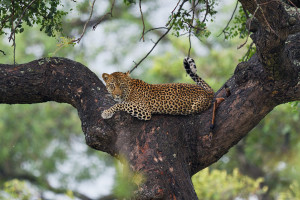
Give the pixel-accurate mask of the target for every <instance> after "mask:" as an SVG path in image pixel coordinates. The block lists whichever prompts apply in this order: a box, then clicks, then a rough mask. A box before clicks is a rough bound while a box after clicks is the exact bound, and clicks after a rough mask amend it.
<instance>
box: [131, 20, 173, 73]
mask: <svg viewBox="0 0 300 200" xmlns="http://www.w3.org/2000/svg"><path fill="white" fill-rule="evenodd" d="M172 27H173V26H172V25H171V26H170V27H169V28H168V30H167V31H166V32H165V33H164V34H163V35H162V36H161V37H160V38H159V39H158V40H157V41H156V42H155V44H154V45H153V47H152V48H151V50H150V51H149V52H148V53H147V54H146V56H144V57H143V58H142V59H141V60H140V61H139V62H138V63H137V64H136V65H135V66H134V67H133V68H132V69H131V70H130V71H129V73H131V72H133V70H135V69H136V68H137V67H138V66H139V65H140V64H141V63H142V62H143V61H144V60H145V59H146V58H147V57H148V56H149V55H150V53H151V52H152V51H153V49H154V48H155V47H156V45H157V44H158V43H159V42H160V41H161V39H163V38H164V37H165V36H166V35H167V34H168V33H169V31H170V30H171V28H172Z"/></svg>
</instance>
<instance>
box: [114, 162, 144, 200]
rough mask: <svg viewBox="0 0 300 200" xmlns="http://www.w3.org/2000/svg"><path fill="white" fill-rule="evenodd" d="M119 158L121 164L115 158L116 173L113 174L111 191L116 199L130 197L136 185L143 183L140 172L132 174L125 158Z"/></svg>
mask: <svg viewBox="0 0 300 200" xmlns="http://www.w3.org/2000/svg"><path fill="white" fill-rule="evenodd" d="M120 159H121V161H122V164H121V163H120V162H119V161H117V160H116V161H115V167H116V172H117V174H116V176H115V185H114V189H113V193H114V195H115V196H116V197H117V198H118V199H131V198H132V196H133V191H135V190H136V189H137V185H140V184H142V183H143V179H144V178H143V177H142V175H140V174H133V173H132V172H131V170H130V168H129V164H128V162H127V161H126V159H124V158H120Z"/></svg>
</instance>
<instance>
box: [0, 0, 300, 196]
mask: <svg viewBox="0 0 300 200" xmlns="http://www.w3.org/2000/svg"><path fill="white" fill-rule="evenodd" d="M240 2H241V3H242V4H243V7H244V8H245V9H247V10H249V11H250V12H252V13H253V12H255V9H256V7H255V5H256V4H255V2H256V1H255V0H253V1H252V0H249V1H243V0H240ZM257 2H258V3H259V4H263V5H261V8H262V11H261V12H258V11H257V16H256V17H257V20H258V21H257V22H258V23H257V27H255V28H251V31H252V32H253V34H252V35H251V37H252V39H253V41H254V43H255V44H256V47H257V54H255V55H254V56H252V58H251V59H250V60H249V61H248V62H242V63H240V64H239V65H238V66H237V68H236V70H235V72H234V75H233V76H232V77H231V78H230V79H229V80H228V81H227V82H226V85H227V86H228V87H229V88H230V91H231V95H230V96H229V97H227V98H225V101H224V102H223V103H222V104H221V105H220V107H219V109H218V111H217V116H216V126H215V129H214V135H213V138H212V140H209V137H208V135H207V134H208V133H209V125H210V119H211V114H212V108H210V109H209V110H207V111H205V112H203V113H202V114H200V115H190V116H169V115H156V116H153V117H152V120H151V121H147V122H145V121H139V120H137V119H136V118H133V117H131V116H129V115H127V114H125V113H118V114H116V115H115V116H114V117H113V118H112V119H108V120H103V119H102V118H101V115H100V114H101V111H103V110H104V109H105V108H108V107H109V106H111V105H113V102H112V100H111V99H110V98H109V97H108V96H107V93H106V90H105V87H104V85H103V84H102V82H101V81H100V80H99V79H98V77H97V76H96V75H95V74H94V73H92V72H91V71H90V70H89V69H87V68H86V67H84V66H83V65H82V64H80V63H77V62H74V61H71V60H68V59H64V58H50V59H41V60H36V61H33V62H30V63H27V64H22V65H16V66H13V65H5V64H0V103H8V104H14V103H39V102H46V101H56V102H61V103H62V102H64V103H69V104H71V105H73V106H74V107H75V108H76V109H77V110H78V114H79V117H80V119H81V121H82V129H83V132H84V134H85V137H86V143H87V144H88V145H89V146H90V147H92V148H94V149H97V150H100V151H105V152H107V153H109V154H111V155H113V156H116V157H118V156H122V157H125V158H126V159H127V160H128V163H129V166H130V168H131V169H132V170H133V171H135V172H139V173H142V174H143V175H144V176H145V178H146V179H145V180H146V181H145V182H144V183H143V184H142V185H140V186H139V191H138V193H137V196H136V199H154V198H156V199H196V198H197V197H196V194H195V191H194V190H193V186H192V183H191V180H190V177H191V176H192V175H193V174H195V173H197V172H198V171H199V170H201V169H203V168H205V167H207V166H209V165H211V164H212V163H214V162H216V161H217V160H218V159H219V158H220V157H221V156H222V155H224V154H225V153H226V152H227V151H228V150H229V149H230V148H231V147H232V146H234V145H235V144H236V143H237V142H239V141H240V140H241V139H242V138H243V137H244V136H245V135H247V133H248V132H249V131H250V130H251V129H252V128H254V127H255V126H256V125H257V124H258V123H259V121H260V120H261V119H262V118H263V117H264V116H265V115H267V114H268V113H269V112H270V111H271V110H272V109H273V108H274V107H275V106H277V105H279V104H281V103H285V102H289V101H295V100H300V48H299V47H300V42H299V41H300V25H299V21H296V22H293V23H291V24H289V23H288V21H289V19H290V17H289V16H291V14H290V13H289V12H286V11H285V10H282V9H285V6H286V5H284V6H282V4H278V2H273V1H272V2H270V3H266V2H267V1H258V0H257ZM275 8H276V9H277V10H278V12H277V13H281V14H282V16H281V14H280V15H279V14H278V15H279V16H280V17H278V16H277V15H276V16H275V15H274V11H275V10H276V9H275ZM262 15H264V17H263V16H262ZM272 16H274V21H272V19H273V18H272ZM279 18H281V19H279ZM265 19H267V20H268V23H269V24H270V25H271V27H272V28H273V29H274V30H275V31H276V34H274V33H273V32H272V31H270V30H268V25H267V24H266V23H265V22H264V21H265ZM271 22H272V23H271ZM287 24H289V25H287ZM225 93H226V92H225V90H224V88H221V89H220V90H219V91H218V92H217V93H216V97H225V96H226V95H225Z"/></svg>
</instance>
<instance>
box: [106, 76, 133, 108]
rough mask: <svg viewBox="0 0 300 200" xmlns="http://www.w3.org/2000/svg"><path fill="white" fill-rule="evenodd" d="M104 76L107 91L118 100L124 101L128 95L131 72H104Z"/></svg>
mask: <svg viewBox="0 0 300 200" xmlns="http://www.w3.org/2000/svg"><path fill="white" fill-rule="evenodd" d="M102 78H103V80H104V81H105V83H106V89H107V91H108V92H109V93H110V94H111V95H112V97H113V99H114V100H115V101H117V102H122V101H124V100H125V99H126V98H127V97H128V91H129V83H130V79H131V78H130V76H129V72H127V73H122V72H114V73H112V74H106V73H103V74H102Z"/></svg>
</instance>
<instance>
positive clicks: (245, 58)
mask: <svg viewBox="0 0 300 200" xmlns="http://www.w3.org/2000/svg"><path fill="white" fill-rule="evenodd" d="M253 44H254V43H253V42H252V43H251V44H250V46H249V49H248V51H247V52H246V54H245V55H244V56H243V58H242V61H246V60H248V57H249V55H250V51H251V49H252V46H253Z"/></svg>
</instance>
